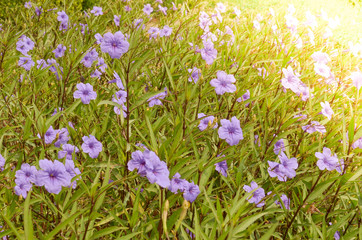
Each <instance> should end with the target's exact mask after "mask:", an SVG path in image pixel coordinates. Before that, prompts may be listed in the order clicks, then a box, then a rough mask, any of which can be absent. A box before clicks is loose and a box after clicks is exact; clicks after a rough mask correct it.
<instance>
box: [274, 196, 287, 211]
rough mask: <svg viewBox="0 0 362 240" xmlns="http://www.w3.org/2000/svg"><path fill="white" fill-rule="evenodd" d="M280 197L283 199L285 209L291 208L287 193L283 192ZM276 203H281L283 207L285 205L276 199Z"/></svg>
mask: <svg viewBox="0 0 362 240" xmlns="http://www.w3.org/2000/svg"><path fill="white" fill-rule="evenodd" d="M280 199H281V200H282V202H283V204H284V207H285V209H288V210H290V199H289V198H288V197H287V195H285V194H282V195H281V196H280ZM275 204H277V205H279V206H280V208H283V205H282V204H281V203H280V202H279V201H275Z"/></svg>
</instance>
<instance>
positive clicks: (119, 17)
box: [113, 15, 121, 27]
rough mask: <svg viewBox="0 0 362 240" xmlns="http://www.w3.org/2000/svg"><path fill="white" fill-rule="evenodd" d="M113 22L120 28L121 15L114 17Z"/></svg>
mask: <svg viewBox="0 0 362 240" xmlns="http://www.w3.org/2000/svg"><path fill="white" fill-rule="evenodd" d="M113 21H114V24H116V26H117V27H118V26H119V23H120V21H121V15H119V16H117V15H114V16H113Z"/></svg>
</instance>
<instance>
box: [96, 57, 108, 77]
mask: <svg viewBox="0 0 362 240" xmlns="http://www.w3.org/2000/svg"><path fill="white" fill-rule="evenodd" d="M96 66H98V67H99V69H100V70H101V71H102V72H103V73H104V72H105V71H106V69H107V68H108V66H107V64H106V63H105V62H104V59H103V58H98V63H97V65H96Z"/></svg>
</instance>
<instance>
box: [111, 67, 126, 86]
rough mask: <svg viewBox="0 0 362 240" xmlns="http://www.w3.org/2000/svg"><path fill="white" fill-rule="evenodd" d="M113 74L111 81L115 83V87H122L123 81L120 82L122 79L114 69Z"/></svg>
mask: <svg viewBox="0 0 362 240" xmlns="http://www.w3.org/2000/svg"><path fill="white" fill-rule="evenodd" d="M113 76H114V77H115V79H113V82H115V83H116V85H117V87H118V88H119V89H122V90H123V89H124V86H123V83H122V79H121V78H120V77H119V75H118V74H117V73H116V71H114V72H113Z"/></svg>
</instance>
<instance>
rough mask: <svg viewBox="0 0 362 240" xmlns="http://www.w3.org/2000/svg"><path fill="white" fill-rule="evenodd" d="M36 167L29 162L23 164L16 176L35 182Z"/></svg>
mask: <svg viewBox="0 0 362 240" xmlns="http://www.w3.org/2000/svg"><path fill="white" fill-rule="evenodd" d="M36 174H37V170H36V167H34V166H30V165H29V164H27V163H23V164H21V168H20V169H19V170H18V171H16V172H15V177H16V178H17V179H20V178H21V179H24V180H26V181H28V182H32V183H35V182H36Z"/></svg>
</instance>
